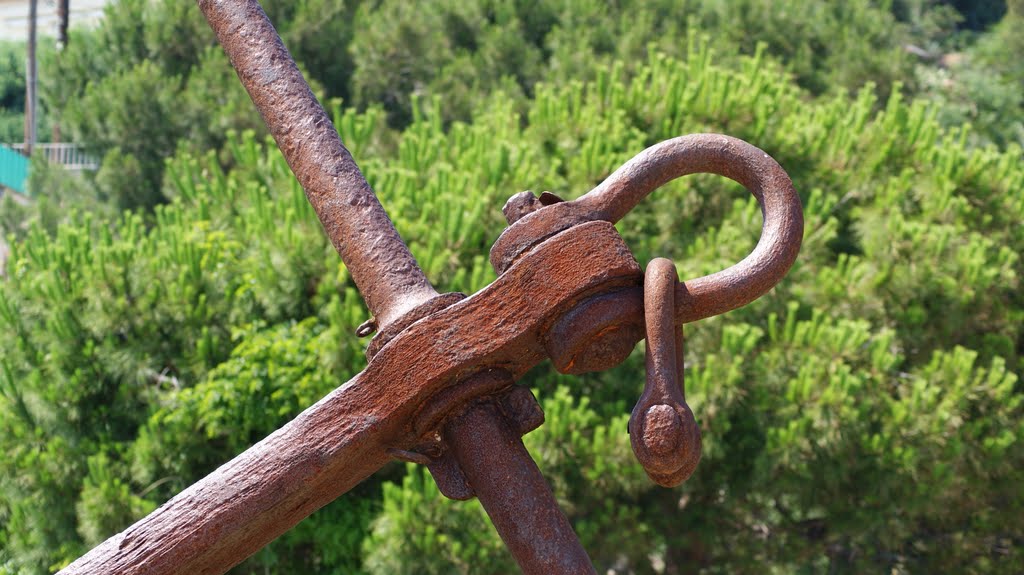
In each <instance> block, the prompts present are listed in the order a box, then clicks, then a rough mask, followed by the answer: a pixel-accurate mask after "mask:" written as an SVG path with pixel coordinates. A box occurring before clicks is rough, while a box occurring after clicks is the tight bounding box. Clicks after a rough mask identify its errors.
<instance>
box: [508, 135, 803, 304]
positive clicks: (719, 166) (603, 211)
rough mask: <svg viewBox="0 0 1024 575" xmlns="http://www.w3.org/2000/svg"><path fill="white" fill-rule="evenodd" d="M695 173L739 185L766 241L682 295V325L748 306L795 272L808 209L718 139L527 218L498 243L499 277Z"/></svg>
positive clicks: (676, 141)
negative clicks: (755, 209) (750, 199)
mask: <svg viewBox="0 0 1024 575" xmlns="http://www.w3.org/2000/svg"><path fill="white" fill-rule="evenodd" d="M696 173H712V174H719V175H722V176H725V177H727V178H730V179H732V180H735V181H736V182H739V183H740V184H742V185H743V186H744V187H746V188H747V190H749V191H750V193H752V194H753V195H754V197H755V198H757V201H758V203H760V205H761V215H762V216H763V218H764V223H763V224H762V226H761V238H760V239H759V240H758V243H757V246H756V247H755V248H754V250H753V251H752V252H751V253H750V254H749V255H748V256H747V257H746V258H744V259H743V260H742V261H740V262H739V263H737V264H735V265H733V266H732V267H729V268H727V269H725V270H722V271H720V272H717V273H714V274H711V275H708V276H704V277H700V278H697V279H693V280H688V281H686V282H684V283H681V284H679V286H677V288H676V297H675V300H676V318H677V320H678V322H679V323H687V322H691V321H696V320H698V319H703V318H706V317H711V316H713V315H718V314H721V313H725V312H727V311H730V310H733V309H736V308H738V307H741V306H744V305H746V304H748V303H750V302H752V301H754V300H755V299H757V298H758V297H760V296H761V295H763V294H764V293H766V292H767V291H768V290H770V289H771V288H772V287H773V286H774V285H775V284H776V283H778V282H779V280H781V279H782V277H783V276H785V275H786V272H788V271H789V268H790V267H792V265H793V262H794V261H795V260H796V256H797V254H798V253H799V251H800V243H801V241H802V240H803V210H802V208H801V205H800V198H799V196H797V194H796V191H795V190H794V189H793V182H792V181H791V180H790V179H789V176H788V175H787V174H786V172H785V171H784V170H783V169H782V167H781V166H779V164H778V162H776V161H775V160H773V159H772V158H771V156H769V155H768V154H766V153H765V152H764V151H762V150H760V149H758V148H757V147H755V146H752V145H750V144H748V143H747V142H744V141H743V140H739V139H737V138H733V137H730V136H723V135H720V134H692V135H689V136H681V137H678V138H673V139H671V140H666V141H664V142H661V143H659V144H655V145H654V146H651V147H650V148H647V149H646V150H644V151H642V152H640V153H639V154H637V155H636V156H635V157H633V159H631V160H629V161H628V162H626V163H625V164H624V165H623V166H622V167H620V168H619V169H618V170H616V171H615V173H613V174H612V175H611V176H609V177H608V178H607V179H606V180H605V181H604V182H602V183H601V184H600V185H599V186H597V187H596V188H594V189H593V190H591V191H590V192H588V193H587V194H585V195H583V196H582V197H580V198H579V199H576V200H573V201H570V202H561V203H555V204H552V205H549V206H546V207H543V208H541V209H538V210H536V211H533V212H532V213H529V214H527V215H525V216H523V217H522V218H521V219H519V220H518V221H516V222H515V224H514V225H512V226H510V227H509V228H508V229H506V230H505V232H504V233H503V234H502V235H501V237H499V238H498V241H496V242H495V244H494V247H493V248H492V250H491V263H492V264H493V265H494V267H495V269H496V270H498V272H499V273H500V272H502V271H504V270H505V269H508V267H509V266H511V265H512V263H513V262H514V261H515V259H516V258H517V257H518V256H519V255H521V254H523V253H525V252H526V251H527V250H529V249H530V248H531V247H533V246H534V245H536V244H538V243H540V242H541V241H543V240H545V239H547V238H549V237H551V236H553V235H555V234H556V233H558V232H560V231H563V230H566V229H568V228H570V227H572V226H575V225H578V224H580V223H583V222H585V221H592V220H604V221H608V222H612V223H615V222H617V221H619V220H620V219H622V218H623V217H624V216H625V215H626V214H627V213H629V211H630V210H632V209H633V208H634V207H636V205H637V204H638V203H640V201H641V200H643V199H644V198H645V197H647V195H648V194H650V193H651V192H652V191H654V190H655V189H657V188H658V187H660V186H662V185H663V184H665V183H667V182H669V181H671V180H673V179H675V178H679V177H682V176H685V175H689V174H696Z"/></svg>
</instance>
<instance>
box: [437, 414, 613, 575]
mask: <svg viewBox="0 0 1024 575" xmlns="http://www.w3.org/2000/svg"><path fill="white" fill-rule="evenodd" d="M445 440H446V443H447V444H448V445H449V446H451V449H452V450H453V451H454V452H455V459H456V460H457V461H458V462H459V467H460V468H461V469H462V472H463V474H465V476H466V480H467V481H468V482H469V485H470V487H472V488H473V491H474V492H475V493H476V496H477V499H479V500H480V503H481V504H482V505H483V506H484V509H485V510H486V511H487V515H489V516H490V518H491V523H493V524H494V528H495V529H497V530H498V534H499V535H501V538H502V540H503V541H504V542H505V545H506V546H507V547H508V549H509V551H511V552H512V556H513V557H515V559H516V562H517V563H519V568H520V569H522V570H523V573H525V574H526V575H548V574H551V573H567V574H568V573H573V574H577V573H579V574H584V573H595V574H596V572H595V571H594V567H593V566H592V565H591V564H590V558H589V557H588V556H587V552H586V551H585V550H584V549H583V545H582V544H580V540H579V538H578V537H577V536H576V532H575V531H573V529H572V525H571V524H570V523H569V520H568V519H566V517H565V514H564V513H562V510H561V509H559V507H558V502H557V501H555V496H554V494H553V493H551V488H550V487H549V486H548V484H547V481H545V479H544V476H543V475H541V472H540V469H538V468H537V464H536V463H534V461H533V458H532V457H530V453H529V452H528V451H526V447H525V446H524V445H523V440H522V439H521V438H520V436H519V433H518V432H516V430H514V429H511V428H510V426H509V425H508V422H506V421H505V420H504V419H503V417H502V415H501V414H500V413H499V411H498V409H497V408H496V407H495V406H494V405H493V404H491V403H480V404H477V405H474V406H472V407H470V408H469V409H468V410H467V411H466V413H463V414H461V415H459V416H456V417H454V418H452V419H451V420H449V421H448V423H447V424H446V425H445Z"/></svg>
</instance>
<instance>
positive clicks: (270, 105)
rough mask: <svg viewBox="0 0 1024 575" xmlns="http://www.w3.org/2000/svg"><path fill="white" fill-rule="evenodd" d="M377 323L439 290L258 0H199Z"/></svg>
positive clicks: (379, 324) (408, 309) (384, 321)
mask: <svg viewBox="0 0 1024 575" xmlns="http://www.w3.org/2000/svg"><path fill="white" fill-rule="evenodd" d="M198 4H199V8H200V9H201V10H202V11H203V14H204V15H205V16H206V19H207V20H208V21H209V23H210V27H211V28H213V31H214V33H215V34H216V35H217V40H219V41H220V44H221V46H223V47H224V52H225V53H227V55H228V58H229V59H230V60H231V64H232V65H233V66H234V68H235V71H236V72H238V78H239V79H240V80H241V81H242V85H243V86H245V89H246V91H248V92H249V96H250V97H251V98H252V101H253V103H254V104H256V108H257V109H258V110H259V112H260V115H261V116H262V117H263V121H264V122H265V123H266V125H267V128H268V129H269V130H270V133H271V135H273V137H274V140H275V141H276V142H277V145H278V147H280V148H281V153H283V154H284V157H285V159H286V160H287V161H288V165H289V166H290V167H291V169H292V171H293V172H294V173H295V177H296V178H298V180H299V183H300V184H302V187H303V189H304V190H305V191H306V197H307V198H308V199H309V202H310V203H311V204H313V208H314V209H315V210H316V213H317V216H318V217H319V218H320V222H321V223H322V224H323V226H324V230H325V231H326V232H327V235H328V237H330V239H331V242H332V243H333V244H334V247H335V249H337V250H338V253H339V254H341V259H342V260H344V261H345V265H346V266H348V269H349V271H350V272H351V273H352V279H353V280H354V281H355V283H356V286H357V287H358V288H359V291H360V293H362V295H363V299H365V300H366V305H367V306H368V307H369V308H370V312H371V313H372V314H373V315H374V317H375V318H376V323H377V326H378V327H383V326H384V325H386V324H388V323H390V322H391V321H392V320H394V319H395V318H397V317H399V316H401V315H402V314H403V313H405V312H407V311H410V310H412V309H413V308H415V307H416V306H418V305H419V304H422V303H424V302H426V301H427V300H429V299H432V298H433V297H435V296H437V292H436V291H435V290H434V288H433V287H432V286H431V285H430V282H429V281H427V277H426V276H425V275H424V274H423V271H422V270H421V269H420V267H419V265H418V264H417V263H416V259H415V258H413V256H412V253H411V252H410V251H409V248H408V247H407V246H406V245H405V243H404V242H402V238H401V237H400V236H399V235H398V232H397V231H395V227H394V225H393V224H392V222H391V220H390V219H389V218H388V215H387V213H386V212H385V211H384V208H383V207H382V206H381V204H380V202H379V201H378V200H377V196H376V195H374V193H373V190H372V189H371V188H370V185H369V184H368V183H367V182H366V178H364V177H363V174H362V172H360V170H359V167H358V166H357V165H356V163H355V160H353V159H352V155H351V154H349V152H348V150H347V149H346V148H345V146H344V144H343V143H342V141H341V138H340V137H339V136H338V132H337V130H336V129H335V128H334V125H333V124H332V123H331V120H330V119H329V118H328V117H327V113H326V112H324V109H323V107H321V106H320V103H319V102H318V101H317V99H316V96H314V95H313V92H312V91H311V90H310V89H309V85H308V84H307V83H306V80H305V79H304V78H303V77H302V73H301V72H300V71H299V68H298V67H297V66H296V65H295V61H294V60H293V59H292V57H291V55H290V54H289V53H288V50H287V49H286V48H285V47H284V44H283V43H282V42H281V38H280V37H279V36H278V34H277V31H276V30H275V29H274V26H273V24H271V23H270V20H269V19H268V18H267V15H266V14H265V13H264V12H263V8H262V7H261V6H260V4H259V2H258V1H257V0H198Z"/></svg>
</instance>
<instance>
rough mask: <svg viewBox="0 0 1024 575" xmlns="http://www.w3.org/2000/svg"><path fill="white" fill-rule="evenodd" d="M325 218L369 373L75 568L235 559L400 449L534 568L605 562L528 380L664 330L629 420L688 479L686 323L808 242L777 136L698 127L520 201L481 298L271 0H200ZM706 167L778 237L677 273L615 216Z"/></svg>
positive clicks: (727, 304) (611, 353)
mask: <svg viewBox="0 0 1024 575" xmlns="http://www.w3.org/2000/svg"><path fill="white" fill-rule="evenodd" d="M198 4H199V7H200V8H201V10H202V11H203V13H204V14H205V16H206V18H207V20H208V21H209V23H210V25H211V27H212V28H213V30H214V32H215V33H216V36H217V39H218V40H219V42H220V43H221V45H222V46H223V47H224V50H225V52H226V53H227V54H228V56H229V58H230V60H231V63H232V65H233V66H234V67H235V69H236V71H237V72H238V76H239V78H240V80H241V82H242V84H243V85H244V86H245V88H246V90H247V91H248V92H249V95H250V96H251V97H252V100H253V102H254V103H255V105H256V107H257V108H258V109H259V112H260V114H261V115H262V117H263V119H264V121H265V122H266V124H267V126H268V128H269V129H270V132H271V134H272V135H273V137H274V139H275V141H276V142H277V145H278V146H279V147H280V149H281V151H282V152H283V154H284V156H285V158H286V159H287V161H288V164H289V166H290V167H291V169H292V171H293V172H294V173H295V176H296V177H297V178H298V180H299V182H300V183H301V184H302V186H303V188H304V189H305V191H306V195H307V198H308V199H309V201H310V203H311V204H312V205H313V207H314V209H315V211H316V213H317V216H318V217H319V218H320V221H321V222H322V223H323V226H324V230H325V231H326V232H327V235H328V236H329V237H330V239H331V241H332V243H333V244H334V246H335V248H336V249H337V251H338V253H339V254H340V255H341V257H342V259H343V260H344V262H345V264H346V266H347V267H348V269H349V270H350V272H351V275H352V278H353V280H354V281H355V283H356V285H357V287H358V288H359V290H360V292H361V293H362V294H363V297H364V299H365V301H366V304H367V306H368V307H369V310H370V312H371V315H372V318H373V319H372V320H370V321H368V322H367V323H366V324H364V325H362V326H360V327H359V333H360V335H370V334H373V333H374V332H375V335H374V337H373V339H372V340H371V341H370V343H369V345H368V348H367V358H368V360H369V362H368V365H367V367H366V369H365V370H363V371H362V372H360V373H359V374H358V375H356V376H355V377H354V378H353V379H352V380H350V381H348V382H347V383H345V384H343V385H341V386H340V387H338V388H337V389H336V390H334V391H333V392H331V393H330V394H328V395H327V396H326V397H324V398H323V399H321V400H320V401H319V402H317V403H316V404H314V405H313V406H311V407H309V408H308V409H306V410H305V411H304V412H302V413H301V414H300V415H299V416H297V417H296V418H295V419H294V420H292V421H291V422H289V423H288V424H286V425H285V426H284V427H282V428H281V429H279V430H277V431H276V432H274V433H272V434H271V435H270V436H268V437H267V438H265V439H264V440H262V441H260V442H259V443H257V444H256V445H254V446H252V447H251V448H249V449H248V450H246V451H245V452H244V453H242V454H240V455H239V456H237V457H236V458H234V459H232V460H231V461H229V462H227V463H225V464H224V465H223V466H221V467H220V468H219V469H217V470H215V471H214V472H213V473H211V474H210V475H208V476H207V477H205V478H204V479H202V480H200V481H199V482H197V483H195V484H194V485H192V486H191V487H189V488H187V489H185V490H184V491H182V492H181V493H179V494H178V495H177V496H175V497H174V498H172V499H171V500H170V501H168V502H167V503H165V504H164V505H163V506H161V507H160V508H159V509H157V510H156V511H154V512H153V513H151V514H150V515H148V516H146V517H144V518H143V519H141V520H139V521H138V522H137V523H135V524H134V525H132V526H130V527H128V528H127V529H125V530H124V531H123V532H121V533H119V534H117V535H114V536H113V537H111V538H110V539H108V540H107V541H105V542H104V543H102V544H100V545H99V546H97V547H96V548H94V549H93V550H91V551H90V552H88V553H87V554H86V555H84V556H82V557H81V558H79V559H78V560H77V561H75V562H74V563H72V564H71V565H69V566H68V567H67V568H65V569H64V570H63V571H61V573H67V574H72V573H89V574H97V573H111V574H113V573H118V574H170V573H188V574H190V575H191V574H194V573H223V572H225V571H227V570H228V569H230V568H231V567H232V566H234V565H236V564H238V563H239V562H241V561H242V560H243V559H245V558H246V557H248V556H249V555H251V554H252V553H254V552H256V551H257V550H259V549H260V548H261V547H263V546H264V545H266V544H267V543H269V542H270V541H271V540H273V539H274V538H275V537H277V536H278V535H280V534H282V533H284V532H285V531H287V530H288V529H290V528H291V527H292V526H294V525H295V524H296V523H298V522H299V521H301V520H302V519H303V518H305V517H306V516H308V515H309V514H311V513H312V512H314V511H315V510H316V509H318V508H320V507H322V506H323V505H326V504H327V503H329V502H330V501H332V500H334V499H335V498H337V497H338V496H340V495H341V494H343V493H345V492H346V491H348V490H349V489H351V488H352V487H353V486H355V485H356V484H357V483H359V482H360V481H362V480H363V479H365V478H366V477H368V476H369V475H371V474H373V473H374V472H375V471H377V470H378V469H379V468H381V467H382V466H383V465H385V464H386V463H387V462H388V461H391V460H393V459H400V460H405V461H413V462H416V463H420V464H423V465H426V466H427V467H428V468H429V469H430V472H431V474H432V475H433V476H434V478H435V480H436V482H437V485H438V488H439V489H440V490H441V491H442V492H443V493H444V494H445V495H447V496H448V497H452V498H454V499H467V498H470V497H473V496H475V497H477V498H479V500H480V501H481V503H482V504H483V506H484V508H485V510H486V511H487V513H488V514H489V516H490V517H491V520H492V522H493V523H494V525H495V527H496V528H497V530H498V533H499V534H500V535H501V537H502V539H503V540H504V541H505V543H506V544H507V545H508V548H509V549H510V551H511V552H512V554H513V556H514V557H515V559H516V561H517V562H518V564H519V566H520V567H521V568H522V570H523V572H525V573H531V574H533V573H537V574H539V573H595V570H594V567H593V566H592V565H591V563H590V560H589V558H588V556H587V554H586V551H585V550H584V549H583V547H582V545H581V544H580V542H579V540H578V538H577V537H576V535H575V533H574V532H573V530H572V526H571V525H570V523H569V521H568V520H567V519H566V517H565V515H564V514H563V513H562V512H561V511H560V510H559V508H558V505H557V503H556V501H555V498H554V496H553V495H552V493H551V490H550V488H549V487H548V485H547V484H546V482H545V480H544V478H543V476H542V475H541V473H540V470H539V469H538V468H537V465H536V463H534V461H533V459H532V458H531V457H530V455H529V453H528V452H527V451H526V448H525V447H524V446H523V443H522V440H521V437H522V435H524V434H525V433H528V432H529V431H531V430H533V429H535V428H536V427H538V426H539V425H541V424H542V423H543V420H544V415H543V412H542V411H541V409H540V406H539V405H538V403H537V401H536V400H535V398H534V397H533V394H532V393H531V392H530V391H529V389H527V388H525V387H521V386H517V385H515V382H516V381H517V380H518V379H519V378H520V377H522V376H523V374H524V373H525V372H526V371H527V370H529V369H530V368H532V367H533V366H535V365H537V364H538V363H540V362H541V361H543V360H544V359H547V358H549V359H550V360H551V361H552V364H553V365H554V366H555V368H556V369H558V370H559V371H561V372H563V373H573V374H577V373H585V372H588V371H597V370H603V369H608V368H610V367H613V366H614V365H617V364H618V363H619V362H621V361H622V360H624V359H625V357H626V356H627V355H628V354H629V353H630V352H631V351H632V349H633V348H634V346H635V345H636V343H637V342H639V341H640V340H641V339H644V338H646V339H647V361H646V364H647V385H646V386H645V388H644V391H643V393H642V395H641V396H640V399H639V401H638V402H637V405H636V407H635V408H634V410H633V414H632V417H631V419H630V438H631V442H632V445H633V449H634V452H635V453H636V456H637V458H638V460H639V461H640V463H641V464H642V465H643V467H644V469H645V470H646V471H647V473H648V475H649V476H650V477H651V479H652V480H653V481H655V482H656V483H659V484H661V485H666V486H671V485H677V484H678V483H680V482H682V481H684V480H685V479H686V477H688V476H689V475H690V474H691V473H692V472H693V470H694V468H695V467H696V465H697V462H698V460H699V458H700V430H699V428H698V427H697V424H696V421H695V418H694V414H693V413H692V411H690V409H689V407H688V406H687V404H686V401H685V395H684V391H683V385H682V373H683V370H682V367H683V366H682V357H683V355H682V349H683V347H682V346H683V340H682V332H681V326H682V324H684V323H687V322H692V321H696V320H698V319H702V318H706V317H710V316H713V315H717V314H721V313H724V312H726V311H729V310H732V309H735V308H738V307H740V306H743V305H746V304H747V303H749V302H751V301H753V300H754V299H756V298H758V297H760V296H761V295H762V294H764V293H765V292H767V291H768V290H769V289H771V288H772V286H774V285H775V284H776V283H777V282H778V281H779V280H781V279H782V277H783V276H784V275H785V274H786V272H787V271H788V270H789V268H790V267H791V266H792V264H793V262H794V260H795V259H796V256H797V253H798V251H799V249H800V242H801V239H802V235H803V215H802V211H801V207H800V201H799V198H798V196H797V195H796V192H795V191H794V190H793V186H792V183H791V182H790V179H789V177H788V176H787V175H786V173H785V172H784V171H783V170H782V168H781V167H779V165H778V164H777V163H776V162H775V161H774V160H773V159H771V158H770V157H769V156H768V155H767V154H765V153H764V152H762V151H761V150H759V149H757V148H755V147H754V146H751V145H750V144H747V143H745V142H743V141H740V140H737V139H734V138H730V137H728V136H721V135H714V134H698V135H691V136H684V137H680V138H675V139H672V140H668V141H665V142H662V143H660V144H657V145H654V146H652V147H650V148H648V149H646V150H644V151H642V152H641V153H640V154H638V155H637V156H636V157H634V158H633V159H632V160H630V161H629V162H627V163H626V164H625V165H623V166H622V167H621V168H619V169H618V170H617V171H616V172H615V173H613V174H612V175H611V176H609V177H608V178H607V179H606V180H605V181H604V182H603V183H601V184H600V185H599V186H598V187H597V188H595V189H594V190H592V191H590V192H588V193H587V194H585V195H583V196H582V197H580V198H579V199H576V200H573V201H561V200H560V199H559V198H557V197H556V196H554V195H553V194H549V193H545V194H542V195H541V196H540V197H539V198H538V197H534V196H533V194H530V193H522V194H517V195H515V196H513V197H512V198H511V199H510V200H509V202H508V204H506V206H505V208H504V210H503V212H504V213H505V216H506V219H507V220H508V223H509V227H508V228H506V229H505V230H504V232H503V233H502V234H501V236H500V237H499V238H498V240H497V241H496V242H495V244H494V246H493V248H492V250H491V254H490V261H491V263H492V265H493V266H494V268H495V270H496V271H497V272H498V278H497V279H496V280H495V281H494V282H493V283H491V284H490V285H488V286H487V287H485V288H484V289H482V290H480V291H479V292H477V293H475V294H473V295H471V296H468V297H467V296H465V295H464V294H457V293H451V294H439V293H438V292H437V291H436V290H435V289H434V288H433V287H432V286H431V285H430V283H429V281H428V280H427V278H426V276H425V275H424V274H423V272H422V270H420V268H419V266H418V265H417V263H416V261H415V259H414V258H413V256H412V254H411V253H410V252H409V250H408V248H407V247H406V245H405V244H404V243H403V241H402V239H401V237H400V236H399V235H398V232H397V231H396V230H395V228H394V226H393V225H392V223H391V220H390V219H389V218H388V216H387V214H386V213H385V211H384V209H383V207H382V206H381V205H380V203H379V201H378V200H377V197H376V196H375V194H374V192H373V191H372V190H371V189H370V186H369V184H368V183H367V182H366V180H365V178H364V177H363V175H362V173H361V172H360V170H359V168H358V167H357V166H356V164H355V162H354V160H353V159H352V156H351V155H350V154H349V152H348V150H346V149H345V147H344V145H343V144H342V142H341V140H340V138H339V136H338V133H337V131H336V130H335V129H334V127H333V125H332V124H331V122H330V120H329V119H328V118H327V115H326V113H325V112H324V110H323V108H322V107H321V106H320V104H319V103H318V102H317V100H316V98H315V97H314V96H313V94H312V92H311V91H310V89H309V87H308V85H307V84H306V82H305V80H304V79H303V77H302V75H301V73H300V72H299V70H298V68H297V67H296V65H295V62H294V61H293V60H292V58H291V56H290V55H289V53H288V51H287V50H286V49H285V47H284V45H283V44H282V43H281V40H280V38H279V36H278V35H277V32H276V31H275V30H274V28H273V26H272V24H271V23H270V21H269V20H268V19H267V17H266V15H265V14H264V12H263V10H262V8H261V7H260V5H259V3H258V1H257V0H198ZM697 172H710V173H714V174H719V175H723V176H726V177H728V178H731V179H733V180H736V181H737V182H739V183H741V184H742V185H743V186H745V187H746V188H747V189H748V190H749V191H750V192H751V193H752V194H753V195H754V196H755V198H757V200H758V202H759V203H760V205H761V210H762V215H763V218H764V222H763V225H762V230H761V237H760V240H759V241H758V243H757V246H756V247H755V248H754V250H753V252H751V253H750V255H748V256H747V257H746V258H745V259H743V260H742V261H741V262H739V263H737V264H735V265H733V266H732V267H730V268H728V269H725V270H723V271H720V272H718V273H715V274H712V275H709V276H705V277H702V278H697V279H694V280H687V281H685V282H679V281H678V279H677V277H676V272H675V267H674V266H673V265H672V263H671V262H669V261H668V260H662V259H658V260H654V261H653V262H651V263H650V264H649V265H648V268H647V270H646V273H645V272H643V271H642V270H641V269H640V266H639V265H638V264H637V262H636V261H635V259H634V258H633V256H632V254H631V253H630V251H629V249H628V248H627V247H626V245H625V244H624V243H623V241H622V239H621V237H620V236H619V234H618V233H617V232H616V231H615V228H614V226H613V224H614V223H615V222H617V221H618V220H619V219H621V218H623V217H624V216H625V215H626V214H627V213H628V212H629V211H630V210H631V209H632V208H633V207H634V206H636V205H637V204H638V203H639V202H640V201H641V200H642V199H643V198H644V197H646V196H647V195H648V194H649V193H651V192H652V191H653V190H655V189H656V188H658V187H659V186H661V185H663V184H664V183H666V182H668V181H670V180H672V179H674V178H678V177H680V176H683V175H687V174H693V173H697Z"/></svg>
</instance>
